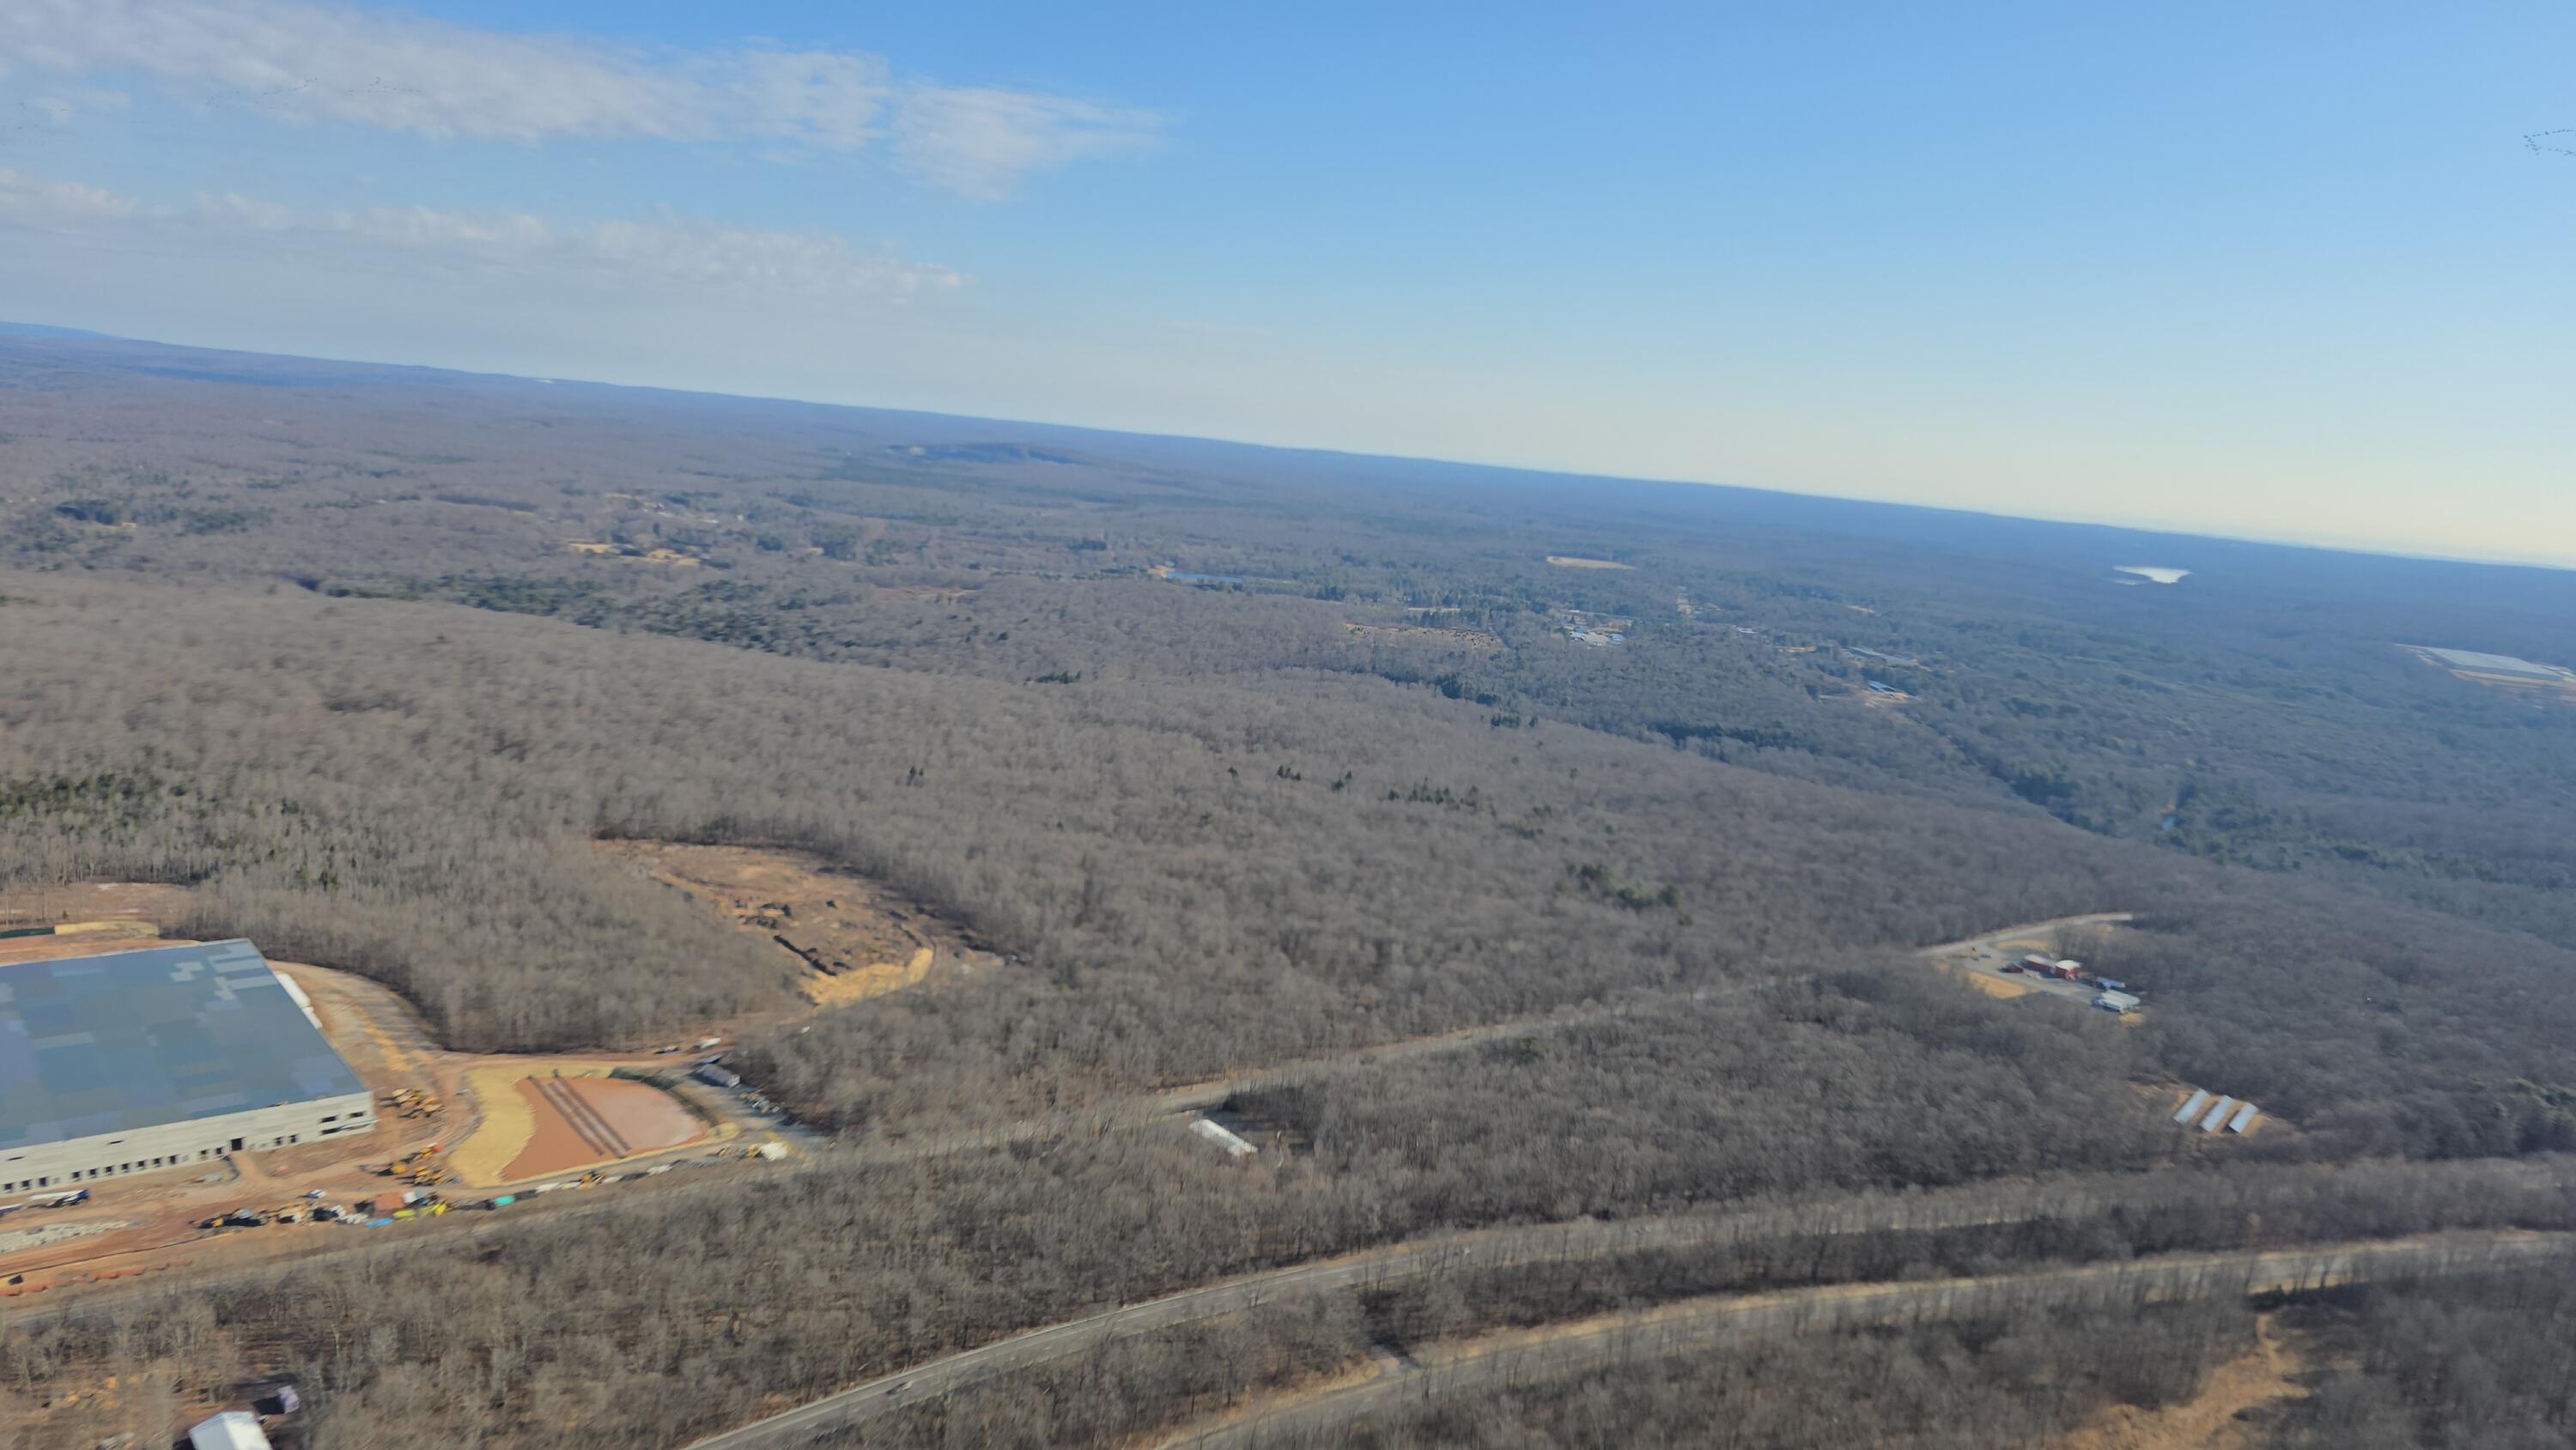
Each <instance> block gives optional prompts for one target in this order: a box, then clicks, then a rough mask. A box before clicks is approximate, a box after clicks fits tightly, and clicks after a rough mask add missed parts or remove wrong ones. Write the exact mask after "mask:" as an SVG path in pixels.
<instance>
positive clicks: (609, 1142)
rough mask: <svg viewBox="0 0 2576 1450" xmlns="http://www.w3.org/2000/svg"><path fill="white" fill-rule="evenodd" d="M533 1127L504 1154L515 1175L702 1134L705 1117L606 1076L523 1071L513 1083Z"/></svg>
mask: <svg viewBox="0 0 2576 1450" xmlns="http://www.w3.org/2000/svg"><path fill="white" fill-rule="evenodd" d="M514 1086H515V1087H516V1088H517V1090H518V1096H519V1098H520V1099H521V1101H523V1102H525V1103H526V1104H527V1106H528V1110H529V1115H530V1117H531V1119H532V1120H533V1130H532V1131H531V1132H530V1133H529V1135H528V1142H527V1146H526V1147H524V1148H522V1149H520V1151H519V1154H518V1156H517V1157H515V1158H513V1159H511V1160H510V1166H509V1167H508V1168H507V1169H506V1170H504V1174H503V1177H504V1180H505V1181H510V1182H516V1181H518V1180H521V1179H527V1178H544V1177H548V1176H550V1175H553V1174H558V1173H578V1172H581V1171H582V1170H584V1169H588V1168H596V1167H601V1166H604V1165H606V1164H610V1163H616V1162H621V1161H623V1160H625V1159H628V1158H634V1157H638V1156H642V1155H647V1154H652V1153H658V1152H661V1151H662V1150H664V1149H666V1148H678V1147H681V1146H684V1145H686V1144H689V1143H694V1142H696V1141H698V1140H699V1139H700V1138H703V1137H705V1136H706V1124H704V1123H701V1122H699V1121H698V1120H697V1119H696V1118H695V1117H694V1116H692V1115H691V1114H690V1113H689V1111H688V1109H686V1108H684V1107H682V1106H680V1104H679V1103H678V1101H676V1100H675V1099H673V1098H672V1097H671V1096H670V1095H669V1094H667V1093H664V1092H662V1091H661V1090H659V1089H657V1088H654V1087H651V1086H649V1085H647V1084H645V1083H640V1082H621V1081H619V1080H617V1079H614V1078H607V1077H561V1076H554V1077H523V1078H521V1079H519V1081H518V1082H517V1083H516V1084H515V1085H514Z"/></svg>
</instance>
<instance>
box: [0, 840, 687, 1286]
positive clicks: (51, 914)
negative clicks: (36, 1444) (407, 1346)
mask: <svg viewBox="0 0 2576 1450" xmlns="http://www.w3.org/2000/svg"><path fill="white" fill-rule="evenodd" d="M187 909H188V899H187V893H186V892H185V891H184V890H182V889H180V888H176V887H166V886H147V885H132V884H127V883H109V884H106V885H104V886H100V885H95V884H82V885H75V886H70V887H56V888H51V889H49V890H46V891H41V892H21V893H11V894H9V895H8V896H6V897H0V919H8V918H10V917H12V916H14V917H15V918H16V919H17V920H19V921H21V922H38V923H41V922H43V921H45V920H48V919H51V920H82V921H88V920H102V919H123V920H127V921H132V922H136V923H138V924H139V925H140V926H143V927H152V928H154V929H155V930H157V926H156V925H155V923H154V922H153V921H152V920H151V919H150V915H158V916H166V917H168V918H170V919H173V920H179V919H184V917H185V914H186V912H187ZM110 913H113V916H111V915H110ZM147 913H148V914H150V915H147ZM184 940H185V939H184V938H173V939H159V938H157V937H149V936H147V937H138V938H124V939H120V938H115V937H104V936H40V937H20V938H0V964H6V963H8V962H13V961H29V960H37V959H41V958H47V957H61V956H77V955H86V954H90V953H94V952H101V951H114V950H122V949H131V948H144V947H152V946H167V945H178V944H181V943H182V942H183V941H184ZM270 965H271V966H273V967H275V968H276V969H277V971H278V973H279V974H280V975H281V976H283V977H285V978H287V979H288V980H290V981H292V982H293V983H295V985H296V986H298V987H300V988H302V989H303V991H304V993H305V996H306V998H307V999H308V1000H309V1001H310V1002H311V1003H312V1005H313V1015H314V1016H315V1018H316V1019H318V1020H319V1021H320V1023H321V1026H322V1034H323V1036H324V1037H325V1038H326V1039H328V1040H329V1041H330V1043H331V1045H332V1047H333V1048H335V1049H336V1050H337V1051H338V1052H339V1053H340V1055H341V1057H342V1058H343V1059H344V1060H345V1061H346V1062H347V1063H348V1064H349V1067H350V1069H351V1070H352V1071H353V1072H355V1073H356V1074H357V1075H358V1077H359V1080H360V1081H362V1082H364V1083H365V1084H366V1086H367V1089H368V1091H369V1092H370V1093H371V1094H372V1095H373V1096H374V1097H375V1099H376V1103H377V1109H376V1111H377V1121H376V1125H375V1126H374V1127H372V1128H370V1129H369V1130H368V1131H367V1132H365V1133H361V1134H352V1135H347V1136H343V1137H338V1138H333V1139H331V1140H330V1141H328V1142H320V1143H305V1144H300V1145H298V1146H295V1147H292V1148H282V1149H276V1150H272V1151H268V1152H258V1153H237V1154H234V1155H232V1156H231V1157H230V1158H229V1159H227V1160H226V1161H224V1162H221V1163H210V1164H190V1165H185V1166H181V1167H176V1168H170V1169H165V1170H162V1171H160V1172H157V1173H143V1174H135V1175H133V1176H131V1177H125V1178H118V1179H114V1180H109V1181H103V1182H101V1183H98V1184H95V1185H91V1196H90V1200H89V1201H88V1202H87V1203H83V1204H80V1205H77V1206H75V1207H72V1208H64V1209H32V1208H31V1209H26V1210H22V1211H20V1212H18V1213H14V1214H11V1215H9V1216H8V1218H7V1219H6V1220H0V1226H5V1228H6V1230H7V1231H8V1233H9V1234H11V1235H16V1234H19V1233H22V1232H26V1231H30V1230H36V1229H46V1230H55V1229H61V1230H66V1232H61V1233H54V1232H48V1233H46V1234H45V1235H43V1240H44V1241H42V1242H38V1241H33V1240H21V1239H16V1238H0V1245H7V1246H8V1247H5V1248H0V1302H7V1301H10V1300H13V1299H14V1300H18V1301H20V1302H36V1303H44V1302H51V1300H52V1299H53V1297H54V1296H55V1295H57V1294H60V1293H62V1292H65V1291H69V1292H73V1293H82V1292H86V1291H87V1288H88V1286H92V1285H97V1284H102V1283H109V1282H113V1281H115V1280H119V1279H124V1278H129V1277H132V1276H134V1275H137V1274H146V1273H151V1274H158V1273H164V1272H167V1271H170V1270H173V1269H192V1270H194V1271H199V1272H203V1271H208V1270H218V1271H219V1270H221V1269H224V1268H228V1267H241V1266H245V1265H250V1264H255V1263H259V1262H264V1261H270V1260H277V1259H285V1258H291V1257H298V1256H301V1255H304V1254H308V1253H311V1252H315V1251H320V1250H327V1249H329V1248H331V1247H333V1246H335V1245H338V1244H344V1243H347V1242H349V1241H350V1239H351V1236H353V1235H359V1234H361V1232H362V1231H360V1230H357V1229H353V1228H348V1227H345V1226H341V1225H335V1224H272V1225H268V1226H266V1227H261V1228H256V1229H227V1230H207V1229H202V1228H200V1227H198V1225H199V1223H200V1222H201V1221H202V1220H204V1219H206V1218H209V1217H212V1216H214V1215H217V1214H221V1213H229V1212H232V1211H234V1210H238V1209H253V1210H269V1209H275V1208H281V1207H285V1206H288V1205H292V1204H301V1203H303V1202H305V1201H306V1200H305V1198H304V1195H305V1194H307V1193H308V1192H312V1191H316V1190H318V1191H319V1192H320V1193H321V1194H322V1200H321V1201H324V1202H329V1203H337V1204H344V1205H345V1204H352V1203H355V1202H357V1201H358V1200H360V1199H362V1198H366V1197H369V1196H372V1195H375V1194H379V1193H383V1192H386V1191H388V1190H390V1189H398V1188H400V1187H402V1186H403V1185H402V1184H401V1183H399V1182H397V1181H396V1180H394V1179H391V1178H388V1177H384V1176H382V1175H380V1174H378V1173H376V1172H374V1171H373V1169H374V1167H375V1166H377V1165H381V1164H384V1163H386V1162H389V1161H392V1160H394V1159H398V1158H401V1157H404V1156H405V1155H407V1154H410V1153H412V1152H414V1151H415V1150H418V1149H421V1148H423V1147H426V1146H427V1145H429V1144H432V1143H438V1144H441V1145H443V1146H444V1147H446V1148H448V1149H450V1150H453V1149H454V1148H456V1146H457V1145H458V1144H460V1143H461V1142H464V1141H466V1140H468V1139H470V1138H473V1137H475V1136H477V1130H478V1129H480V1128H481V1127H482V1126H483V1117H484V1113H483V1105H484V1104H487V1103H493V1102H502V1103H506V1104H508V1105H512V1106H516V1105H518V1104H520V1101H521V1100H520V1099H519V1097H518V1095H517V1093H516V1090H515V1088H513V1087H511V1086H510V1085H511V1084H515V1083H516V1082H517V1081H518V1080H519V1079H521V1078H524V1077H526V1076H527V1075H528V1074H529V1073H530V1072H531V1071H547V1070H555V1069H558V1068H559V1069H561V1070H563V1071H566V1072H574V1071H578V1072H585V1073H596V1074H605V1073H606V1072H607V1071H608V1070H609V1069H610V1068H613V1067H618V1066H633V1067H642V1068H650V1069H653V1070H657V1071H661V1072H675V1071H680V1070H683V1069H684V1067H685V1064H686V1061H687V1060H686V1059H685V1058H677V1059H675V1058H674V1057H671V1056H664V1055H659V1054H653V1053H600V1054H591V1055H578V1056H570V1057H550V1058H543V1059H536V1058H525V1057H507V1056H483V1055H477V1054H471V1053H455V1052H448V1051H446V1050H444V1049H442V1048H441V1047H439V1045H438V1044H437V1042H436V1040H435V1039H434V1038H433V1037H432V1036H431V1035H430V1032H429V1030H428V1026H427V1024H426V1023H425V1022H423V1021H422V1019H421V1017H420V1015H419V1013H417V1012H416V1011H414V1010H413V1009H412V1006H411V1004H410V1003H408V1002H406V1001H404V1000H403V999H402V998H401V997H400V996H399V995H397V994H396V993H394V992H392V991H391V990H389V989H387V988H385V987H384V986H382V985H380V984H378V983H375V982H372V981H369V980H367V979H366V978H364V977H359V976H356V975H353V974H351V973H347V972H339V971H334V970H331V969H329V968H326V967H317V966H311V965H308V964H305V963H300V962H282V961H272V962H271V963H270ZM484 1074H491V1075H497V1077H498V1081H499V1082H500V1083H501V1084H502V1088H503V1092H504V1093H506V1097H505V1096H503V1095H502V1094H499V1093H493V1092H490V1091H486V1092H483V1093H479V1094H478V1093H477V1092H476V1091H474V1090H473V1083H474V1079H475V1078H476V1077H477V1076H478V1075H484ZM617 1086H618V1087H619V1088H621V1089H622V1088H626V1087H629V1086H632V1087H634V1088H635V1089H636V1090H637V1091H639V1092H642V1093H645V1094H648V1095H650V1096H651V1097H652V1098H654V1099H658V1100H660V1102H661V1103H662V1104H664V1105H665V1107H664V1109H663V1110H661V1111H660V1112H658V1113H653V1114H648V1115H646V1116H645V1117H644V1118H643V1119H641V1120H639V1119H637V1118H636V1116H635V1113H636V1111H637V1110H636V1109H634V1108H632V1107H631V1106H627V1105H623V1104H621V1106H620V1108H619V1112H620V1113H621V1114H624V1115H625V1121H626V1122H627V1123H628V1124H630V1125H632V1126H633V1127H634V1131H633V1132H632V1133H621V1134H619V1136H622V1137H624V1138H625V1140H626V1142H627V1144H628V1146H629V1147H630V1148H631V1150H632V1152H631V1155H630V1154H620V1155H617V1156H618V1157H620V1158H622V1159H625V1160H626V1161H630V1162H641V1161H642V1160H644V1159H647V1158H653V1157H659V1156H666V1155H670V1154H672V1153H675V1152H679V1151H682V1150H686V1149H689V1148H690V1147H691V1145H695V1144H699V1143H703V1142H707V1141H709V1140H710V1139H725V1138H730V1137H732V1136H734V1134H735V1133H736V1132H737V1131H738V1128H737V1127H736V1126H735V1125H733V1124H731V1123H726V1122H722V1121H721V1120H719V1122H718V1126H716V1127H715V1128H714V1129H713V1131H712V1132H711V1131H710V1129H709V1122H708V1119H707V1118H705V1117H702V1116H701V1115H700V1114H698V1113H696V1112H693V1111H691V1110H690V1109H689V1108H687V1107H684V1106H682V1105H681V1103H680V1102H679V1101H678V1100H676V1099H674V1098H671V1097H668V1096H666V1095H664V1094H662V1093H660V1092H658V1091H657V1090H655V1089H653V1088H651V1087H650V1086H647V1085H645V1084H640V1083H638V1084H631V1085H630V1084H626V1083H620V1084H617ZM400 1089H411V1090H414V1091H416V1092H419V1093H422V1094H425V1095H427V1096H428V1097H430V1098H433V1099H436V1100H437V1101H438V1102H439V1104H440V1108H439V1111H438V1112H437V1113H436V1114H435V1115H433V1116H425V1117H408V1118H407V1117H404V1116H402V1115H401V1110H400V1109H399V1108H397V1107H396V1106H394V1105H393V1104H392V1103H391V1102H390V1101H389V1098H390V1097H391V1095H392V1094H394V1093H395V1092H396V1091H397V1090H400ZM612 1096H616V1097H620V1098H622V1097H623V1096H624V1095H623V1094H615V1095H612ZM615 1121H616V1120H615V1119H612V1122H613V1123H614V1122H615ZM683 1123H685V1130H684V1129H683V1127H682V1124H683ZM530 1136H533V1135H532V1134H531V1135H530ZM675 1136H677V1137H678V1142H677V1143H674V1142H672V1141H671V1140H672V1139H673V1138H674V1137H675ZM527 1147H528V1139H527V1137H522V1138H521V1139H520V1140H519V1141H518V1142H517V1143H516V1144H515V1145H514V1146H512V1147H511V1149H510V1150H509V1152H508V1154H507V1155H506V1156H504V1157H502V1158H501V1160H500V1162H499V1163H498V1164H496V1165H495V1167H494V1170H493V1173H492V1175H491V1179H490V1182H491V1184H492V1185H493V1186H499V1185H502V1184H506V1183H508V1182H511V1181H513V1180H511V1179H510V1178H509V1175H508V1169H509V1167H510V1165H511V1162H512V1161H513V1160H514V1159H515V1158H516V1157H517V1156H518V1154H519V1152H520V1151H521V1150H523V1149H525V1148H527ZM579 1166H581V1167H588V1166H594V1165H593V1163H592V1162H584V1163H582V1164H581V1165H579ZM13 1307H14V1306H13Z"/></svg>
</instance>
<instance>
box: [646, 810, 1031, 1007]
mask: <svg viewBox="0 0 2576 1450" xmlns="http://www.w3.org/2000/svg"><path fill="white" fill-rule="evenodd" d="M599 849H600V850H601V852H602V853H604V854H606V855H607V856H609V857H610V858H611V859H614V860H618V861H623V862H626V863H628V864H629V865H630V866H631V867H633V868H634V869H635V870H637V871H640V872H642V873H644V874H645V875H648V876H650V877H652V878H653V879H654V880H656V881H659V882H661V883H663V884H664V885H666V886H669V887H671V888H673V889H674V890H677V891H680V892H683V893H685V894H686V895H687V896H689V897H690V898H691V899H692V900H694V901H696V902H698V903H699V904H700V905H702V906H705V907H706V908H707V909H709V910H711V911H714V912H717V913H719V914H721V915H722V916H724V917H725V918H726V919H727V920H729V921H731V922H733V923H734V925H736V926H738V927H740V928H742V929H743V930H744V931H749V932H757V933H759V934H760V935H761V936H763V937H765V938H767V939H768V940H769V941H770V942H771V943H772V944H773V945H775V946H776V947H777V948H778V950H780V951H782V952H784V953H786V954H788V955H789V956H792V957H795V958H796V959H797V960H798V961H799V962H801V963H803V965H804V968H805V972H804V975H803V976H801V977H800V978H799V979H798V983H797V985H798V988H799V990H801V991H803V992H804V994H805V996H806V999H807V1000H808V1001H810V1002H812V1003H814V1005H816V1006H818V1007H836V1006H840V1005H843V1004H845V1003H849V1002H857V1001H863V1000H865V999H867V998H869V997H875V996H880V995H883V994H884V993H887V992H895V991H901V990H902V989H904V988H906V987H912V986H918V985H920V984H921V983H922V982H924V981H927V980H929V979H930V978H931V977H932V976H934V975H943V974H945V973H947V972H951V971H964V970H974V969H978V968H981V967H983V966H986V965H989V964H991V962H992V960H993V959H992V957H991V955H990V954H989V953H986V952H984V951H982V950H980V949H978V948H977V946H976V945H975V943H974V942H973V941H971V940H970V939H969V938H968V937H967V936H966V934H965V933H963V932H961V931H959V930H957V929H956V928H955V927H953V926H951V925H950V924H948V923H947V922H944V921H942V920H940V919H939V918H938V917H936V916H933V915H932V914H930V913H929V912H927V911H924V910H923V909H922V908H921V907H920V906H918V905H916V904H914V903H912V902H909V901H906V900H904V899H903V898H902V897H901V896H899V895H897V894H896V893H894V892H893V891H890V890H888V889H887V888H885V887H883V886H880V885H878V884H877V883H875V882H873V881H870V880H868V879H867V878H865V877H863V876H855V875H852V874H850V873H848V872H844V871H838V870H834V869H833V868H831V867H829V866H826V865H824V864H823V863H822V862H820V861H817V860H815V859H814V858H812V857H809V856H805V855H801V854H799V853H797V852H793V851H780V850H764V849H759V848H754V847H748V846H681V845H670V844H667V843H663V842H658V841H602V842H600V843H599Z"/></svg>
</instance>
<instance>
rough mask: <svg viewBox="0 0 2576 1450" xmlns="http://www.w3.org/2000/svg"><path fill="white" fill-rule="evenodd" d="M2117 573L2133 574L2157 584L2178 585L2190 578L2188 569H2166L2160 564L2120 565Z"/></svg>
mask: <svg viewBox="0 0 2576 1450" xmlns="http://www.w3.org/2000/svg"><path fill="white" fill-rule="evenodd" d="M2118 572H2119V573H2122V574H2135V575H2137V576H2138V577H2139V578H2141V579H2147V580H2152V581H2154V582H2155V583H2158V584H2179V583H2181V582H2182V581H2184V580H2185V579H2188V578H2190V577H2191V571H2190V570H2189V569H2168V568H2165V567H2164V566H2163V565H2161V564H2122V565H2119V566H2118Z"/></svg>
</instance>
